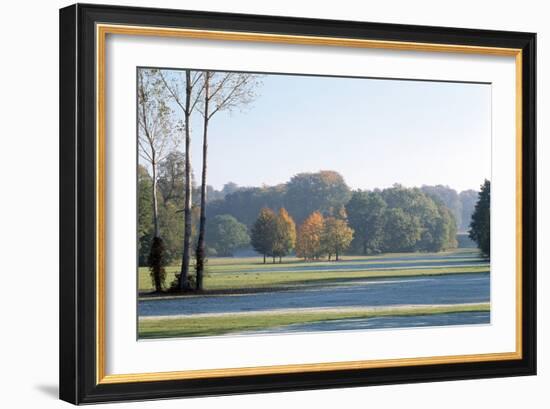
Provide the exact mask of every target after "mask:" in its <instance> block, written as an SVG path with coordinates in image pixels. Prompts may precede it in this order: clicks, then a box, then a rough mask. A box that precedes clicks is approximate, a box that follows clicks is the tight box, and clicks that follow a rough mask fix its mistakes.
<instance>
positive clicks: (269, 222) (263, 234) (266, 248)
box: [250, 207, 277, 264]
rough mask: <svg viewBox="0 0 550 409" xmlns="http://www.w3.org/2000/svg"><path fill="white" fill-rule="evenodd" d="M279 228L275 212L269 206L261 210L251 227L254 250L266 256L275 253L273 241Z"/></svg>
mask: <svg viewBox="0 0 550 409" xmlns="http://www.w3.org/2000/svg"><path fill="white" fill-rule="evenodd" d="M276 230H277V216H276V215H275V212H274V211H273V210H271V209H269V208H267V207H264V208H263V209H261V210H260V214H259V215H258V218H257V219H256V221H255V222H254V225H253V226H252V229H251V233H252V234H251V236H250V238H251V244H252V247H253V248H254V250H256V251H257V252H258V253H260V254H261V255H263V256H264V264H265V259H266V256H271V255H273V243H274V242H275V232H276Z"/></svg>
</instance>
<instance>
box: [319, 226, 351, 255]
mask: <svg viewBox="0 0 550 409" xmlns="http://www.w3.org/2000/svg"><path fill="white" fill-rule="evenodd" d="M352 240H353V229H352V228H351V227H349V226H348V223H347V221H346V220H345V219H343V218H339V219H337V218H336V217H328V218H327V219H326V220H325V230H324V231H323V238H322V246H323V249H324V252H325V253H327V254H328V259H329V261H330V259H331V257H332V255H333V254H334V255H335V256H336V261H338V258H339V256H340V254H342V252H343V251H345V250H347V249H348V247H349V245H350V244H351V241H352Z"/></svg>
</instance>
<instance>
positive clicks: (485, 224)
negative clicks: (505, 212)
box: [470, 180, 491, 256]
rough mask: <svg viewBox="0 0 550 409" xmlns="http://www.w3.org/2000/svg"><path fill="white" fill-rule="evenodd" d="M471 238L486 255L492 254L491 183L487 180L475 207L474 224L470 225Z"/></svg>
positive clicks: (482, 186)
mask: <svg viewBox="0 0 550 409" xmlns="http://www.w3.org/2000/svg"><path fill="white" fill-rule="evenodd" d="M470 238H471V239H472V240H473V241H475V242H476V243H477V246H478V247H479V249H480V250H481V251H482V252H483V253H484V254H485V255H486V256H490V254H491V182H489V181H488V180H485V183H483V185H481V191H480V192H479V195H478V200H477V203H476V205H475V209H474V214H473V215H472V222H471V223H470Z"/></svg>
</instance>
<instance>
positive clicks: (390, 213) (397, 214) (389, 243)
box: [382, 208, 421, 252]
mask: <svg viewBox="0 0 550 409" xmlns="http://www.w3.org/2000/svg"><path fill="white" fill-rule="evenodd" d="M420 233H421V226H420V222H419V221H418V219H417V218H415V217H412V216H410V215H409V214H407V213H405V211H403V209H401V208H393V209H389V210H387V211H385V212H384V239H383V242H382V249H383V251H385V252H405V251H413V250H414V245H415V244H416V242H417V241H418V240H420Z"/></svg>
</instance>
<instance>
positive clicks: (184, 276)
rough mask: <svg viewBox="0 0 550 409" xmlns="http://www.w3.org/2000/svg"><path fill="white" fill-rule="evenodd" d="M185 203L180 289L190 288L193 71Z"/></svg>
mask: <svg viewBox="0 0 550 409" xmlns="http://www.w3.org/2000/svg"><path fill="white" fill-rule="evenodd" d="M185 81H186V87H185V199H184V201H185V203H184V209H183V217H184V231H183V255H182V258H181V270H180V276H179V288H180V290H187V289H189V262H190V260H191V233H192V225H191V201H192V197H191V195H192V189H191V130H190V129H189V127H190V122H191V121H190V117H191V112H190V105H191V92H192V89H191V72H190V71H189V70H186V71H185Z"/></svg>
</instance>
